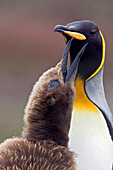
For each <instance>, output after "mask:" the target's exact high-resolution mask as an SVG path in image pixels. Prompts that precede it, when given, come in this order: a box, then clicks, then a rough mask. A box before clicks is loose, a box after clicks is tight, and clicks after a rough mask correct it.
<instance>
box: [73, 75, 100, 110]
mask: <svg viewBox="0 0 113 170" xmlns="http://www.w3.org/2000/svg"><path fill="white" fill-rule="evenodd" d="M75 90H76V95H75V102H74V108H73V110H74V113H76V112H75V111H81V112H84V113H91V112H95V113H99V111H98V108H97V107H96V106H95V105H94V104H93V103H92V102H91V101H90V99H89V98H88V96H87V94H86V92H85V82H84V80H83V79H82V78H81V77H80V76H78V77H77V78H76V80H75Z"/></svg>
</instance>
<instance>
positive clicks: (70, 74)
mask: <svg viewBox="0 0 113 170" xmlns="http://www.w3.org/2000/svg"><path fill="white" fill-rule="evenodd" d="M73 39H74V38H71V39H70V40H69V41H68V43H67V45H66V48H65V50H64V55H63V62H62V75H63V79H64V83H66V82H68V81H70V80H71V78H72V77H73V76H74V73H75V71H76V68H77V66H78V63H79V60H80V58H81V57H82V55H83V53H84V51H85V49H86V47H87V45H88V43H86V44H85V45H84V46H83V47H82V48H81V50H80V51H79V53H78V54H77V56H76V57H75V59H74V61H73V62H72V64H71V66H70V68H69V70H68V71H67V61H68V53H69V50H70V46H71V43H72V41H73Z"/></svg>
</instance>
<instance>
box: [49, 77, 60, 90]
mask: <svg viewBox="0 0 113 170" xmlns="http://www.w3.org/2000/svg"><path fill="white" fill-rule="evenodd" d="M58 85H59V81H58V79H57V80H52V81H51V82H50V88H55V87H57V86H58Z"/></svg>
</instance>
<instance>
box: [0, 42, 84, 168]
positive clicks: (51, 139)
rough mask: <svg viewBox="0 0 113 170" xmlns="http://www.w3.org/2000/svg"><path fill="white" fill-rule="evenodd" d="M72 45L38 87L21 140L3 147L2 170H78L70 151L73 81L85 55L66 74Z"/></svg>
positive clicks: (79, 55) (27, 114)
mask: <svg viewBox="0 0 113 170" xmlns="http://www.w3.org/2000/svg"><path fill="white" fill-rule="evenodd" d="M71 42H72V40H70V41H69V43H68V44H67V46H66V49H65V51H64V56H63V60H61V62H60V63H58V64H57V65H56V67H53V68H51V69H50V70H48V71H47V72H45V73H44V74H43V75H42V76H41V77H40V78H39V80H38V82H37V83H36V84H35V86H34V88H33V91H32V93H31V95H30V97H29V101H28V104H27V106H26V109H25V117H24V120H25V126H24V129H23V132H22V137H21V138H12V139H7V140H6V141H5V142H3V143H2V144H1V145H0V169H4V170H5V169H6V170H8V169H11V170H15V169H18V170H25V169H28V170H39V169H40V170H66V169H67V170H76V163H75V161H74V156H75V155H74V153H73V152H71V151H69V149H68V140H69V139H68V133H69V128H70V121H71V114H72V109H73V103H74V98H75V88H74V77H75V74H76V69H77V64H78V60H79V57H81V55H82V53H79V54H78V57H77V58H78V59H77V58H76V59H75V60H74V62H73V64H72V66H71V67H70V68H69V70H68V71H67V57H68V51H69V48H70V45H71ZM83 51H84V49H83V50H82V49H81V51H80V52H83ZM68 99H69V100H68Z"/></svg>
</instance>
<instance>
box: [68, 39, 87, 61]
mask: <svg viewBox="0 0 113 170" xmlns="http://www.w3.org/2000/svg"><path fill="white" fill-rule="evenodd" d="M71 38H72V37H69V36H66V39H67V42H68V41H69V40H70V39H71ZM65 42H66V41H65ZM67 42H66V44H67ZM86 42H87V41H86V40H84V41H81V40H78V39H74V40H73V42H72V44H71V47H70V56H71V60H70V62H71V63H70V64H72V62H73V60H74V59H75V57H76V56H77V54H78V53H79V51H80V49H81V48H82V47H83V46H84V45H85V44H86Z"/></svg>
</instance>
